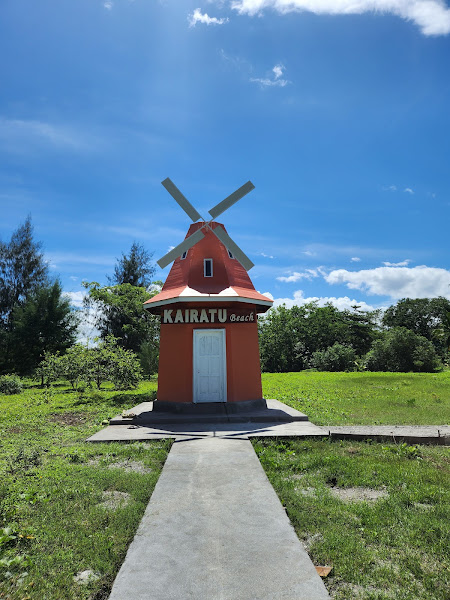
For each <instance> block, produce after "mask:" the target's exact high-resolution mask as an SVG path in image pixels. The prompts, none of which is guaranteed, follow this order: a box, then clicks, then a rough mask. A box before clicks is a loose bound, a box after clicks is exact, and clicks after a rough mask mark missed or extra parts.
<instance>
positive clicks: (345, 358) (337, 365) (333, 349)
mask: <svg viewBox="0 0 450 600" xmlns="http://www.w3.org/2000/svg"><path fill="white" fill-rule="evenodd" d="M355 364H356V353H355V351H354V350H353V348H351V347H350V346H344V345H343V344H339V343H338V342H336V343H335V344H333V345H332V346H330V347H329V348H327V349H326V350H319V351H317V352H314V353H313V355H312V358H311V366H312V367H314V368H316V369H318V370H319V371H349V370H350V369H354V368H355Z"/></svg>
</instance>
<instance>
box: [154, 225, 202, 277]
mask: <svg viewBox="0 0 450 600" xmlns="http://www.w3.org/2000/svg"><path fill="white" fill-rule="evenodd" d="M204 237H205V234H204V233H203V231H202V230H201V229H198V230H197V231H196V232H195V233H193V234H192V235H190V236H189V237H188V238H186V239H185V240H184V241H183V242H181V244H178V246H176V247H175V248H173V249H172V250H171V251H170V252H168V253H167V254H165V255H164V256H163V257H162V258H160V259H159V260H158V261H156V262H157V264H158V265H159V266H160V267H161V269H164V267H167V265H169V264H170V263H171V262H172V261H174V260H175V259H176V258H178V257H179V256H181V255H182V254H183V252H186V251H187V250H189V248H192V246H195V244H196V243H197V242H199V241H200V240H201V239H202V238H204Z"/></svg>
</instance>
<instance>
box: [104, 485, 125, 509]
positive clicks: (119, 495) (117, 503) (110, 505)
mask: <svg viewBox="0 0 450 600" xmlns="http://www.w3.org/2000/svg"><path fill="white" fill-rule="evenodd" d="M102 499H103V502H101V503H100V504H99V506H101V507H102V508H107V509H109V510H116V508H123V507H124V506H126V505H127V504H129V502H130V500H131V496H130V494H127V493H126V492H118V491H116V490H114V491H112V492H103V493H102Z"/></svg>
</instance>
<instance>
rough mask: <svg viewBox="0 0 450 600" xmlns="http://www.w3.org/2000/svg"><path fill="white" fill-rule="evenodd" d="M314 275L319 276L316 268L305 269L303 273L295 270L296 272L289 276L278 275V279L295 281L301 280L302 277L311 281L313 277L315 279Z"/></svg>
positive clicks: (288, 281)
mask: <svg viewBox="0 0 450 600" xmlns="http://www.w3.org/2000/svg"><path fill="white" fill-rule="evenodd" d="M314 277H319V273H318V272H317V271H316V269H306V271H304V272H303V273H298V272H297V271H294V273H292V275H289V276H288V277H277V279H278V281H284V282H286V283H293V282H295V281H300V280H301V279H308V280H309V281H311V279H313V278H314Z"/></svg>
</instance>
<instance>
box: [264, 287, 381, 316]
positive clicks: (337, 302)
mask: <svg viewBox="0 0 450 600" xmlns="http://www.w3.org/2000/svg"><path fill="white" fill-rule="evenodd" d="M264 295H265V296H268V297H269V298H271V300H273V301H274V302H273V305H274V307H276V306H281V305H282V304H284V305H285V306H286V307H287V308H292V307H293V306H303V305H304V304H308V303H309V302H317V303H318V305H319V306H325V304H327V303H331V304H332V305H333V306H336V308H338V309H339V310H345V309H347V310H351V309H352V307H353V306H358V308H359V310H364V311H370V310H375V308H376V307H374V306H371V305H370V304H367V303H366V302H361V300H355V299H351V298H349V297H348V296H343V297H339V298H336V297H334V296H323V297H319V296H310V297H309V298H305V296H304V293H303V290H297V291H296V292H294V296H293V297H292V298H274V297H273V296H272V294H270V293H268V292H266V293H265V294H264Z"/></svg>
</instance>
